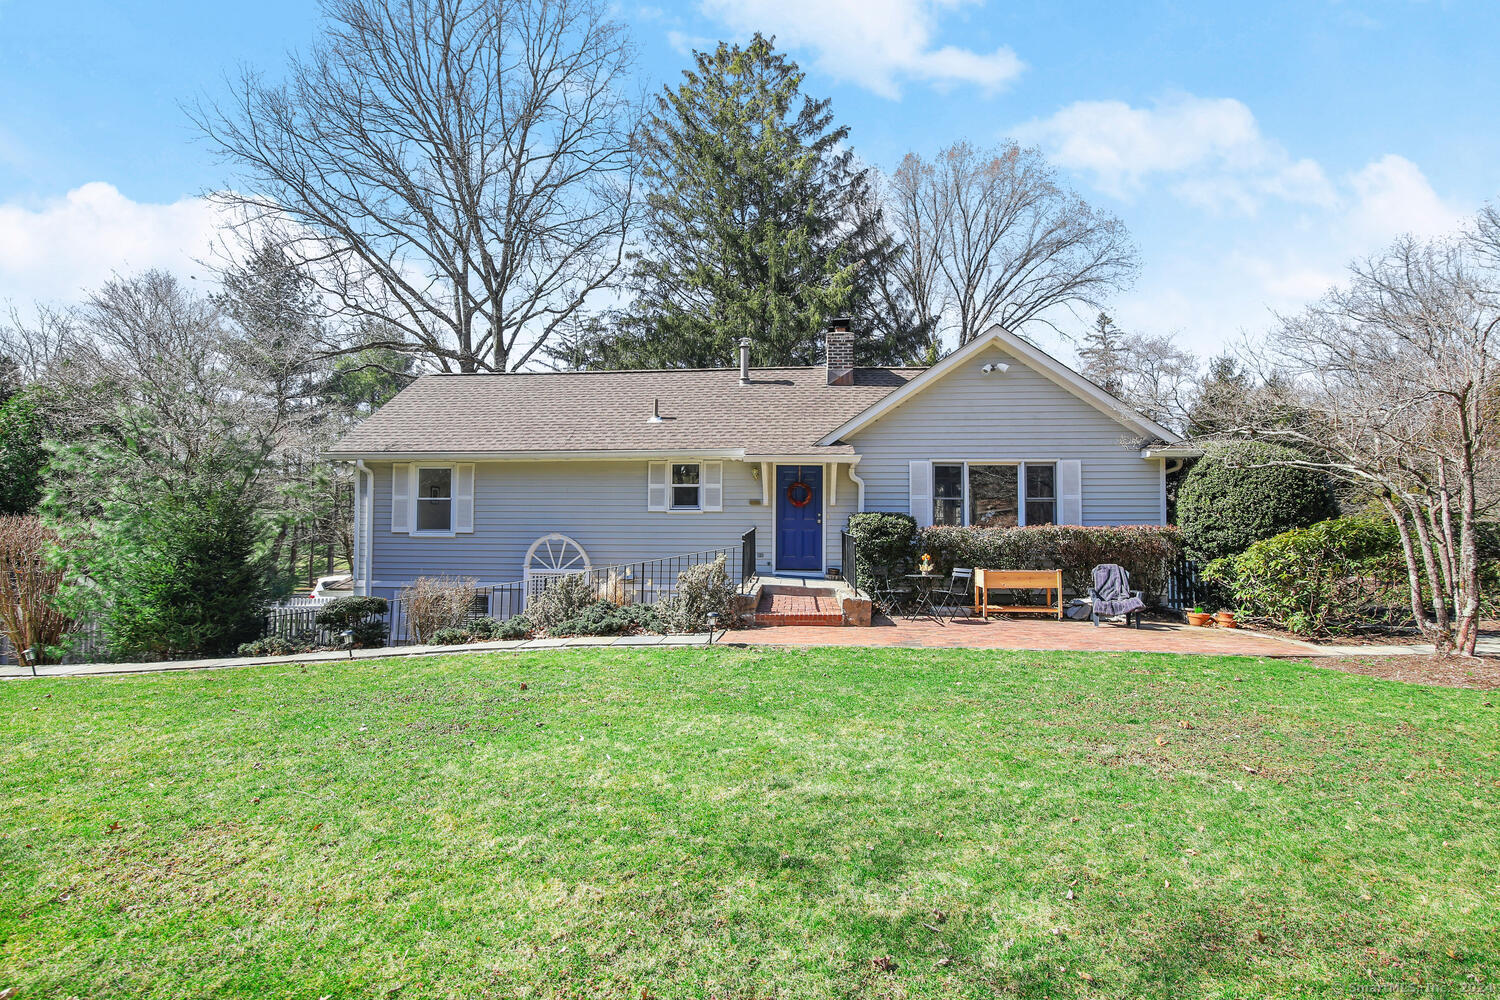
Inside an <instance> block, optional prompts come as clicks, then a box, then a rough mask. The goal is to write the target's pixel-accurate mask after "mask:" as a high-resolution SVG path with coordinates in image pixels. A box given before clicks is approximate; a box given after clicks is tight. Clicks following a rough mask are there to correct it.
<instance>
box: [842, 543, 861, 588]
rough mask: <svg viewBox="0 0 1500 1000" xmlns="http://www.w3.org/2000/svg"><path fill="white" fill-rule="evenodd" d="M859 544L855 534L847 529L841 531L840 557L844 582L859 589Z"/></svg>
mask: <svg viewBox="0 0 1500 1000" xmlns="http://www.w3.org/2000/svg"><path fill="white" fill-rule="evenodd" d="M858 550H859V546H858V544H857V543H856V542H855V540H854V536H853V535H851V534H849V532H847V531H841V532H839V559H840V573H842V575H843V577H844V582H845V583H847V584H848V585H849V586H850V587H852V588H853V589H855V590H858V589H859V562H858V557H859V551H858Z"/></svg>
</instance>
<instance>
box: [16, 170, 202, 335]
mask: <svg viewBox="0 0 1500 1000" xmlns="http://www.w3.org/2000/svg"><path fill="white" fill-rule="evenodd" d="M218 229H219V213H218V210H217V209H215V207H214V206H213V205H211V204H209V203H208V202H206V201H204V200H203V199H201V198H184V199H182V200H180V201H176V202H173V203H171V204H165V205H163V204H150V203H144V202H137V201H132V200H131V199H130V198H127V197H126V196H125V195H123V194H121V193H120V191H119V190H118V189H117V188H116V187H114V185H112V184H106V183H103V182H99V181H95V182H92V183H89V184H85V185H83V186H82V187H79V188H75V189H74V190H72V191H69V192H68V193H67V194H66V195H64V196H63V197H61V198H53V199H48V200H46V201H43V202H40V203H38V204H36V205H25V204H19V203H15V202H9V203H0V302H5V301H7V300H8V301H11V302H13V303H14V304H15V305H17V306H24V305H29V304H31V303H32V302H36V301H41V302H73V301H78V300H79V299H81V298H82V297H83V296H84V295H85V294H87V292H88V291H90V290H92V289H94V288H97V287H99V285H101V284H103V283H104V282H105V281H106V280H108V279H109V277H110V275H111V274H113V273H114V272H116V271H119V272H122V273H125V272H129V271H136V270H144V269H146V268H150V267H160V268H165V269H168V270H171V271H174V272H176V273H178V274H181V275H188V274H194V273H198V272H200V271H201V270H202V268H200V267H198V266H197V265H196V264H195V261H197V260H202V259H204V258H206V257H207V256H208V255H209V253H210V250H211V248H212V246H213V242H214V238H215V235H216V233H217V231H218Z"/></svg>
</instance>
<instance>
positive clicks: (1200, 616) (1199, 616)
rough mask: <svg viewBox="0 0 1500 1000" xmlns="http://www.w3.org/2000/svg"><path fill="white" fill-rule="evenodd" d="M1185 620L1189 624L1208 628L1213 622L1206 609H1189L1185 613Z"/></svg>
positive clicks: (1212, 617)
mask: <svg viewBox="0 0 1500 1000" xmlns="http://www.w3.org/2000/svg"><path fill="white" fill-rule="evenodd" d="M1187 620H1188V624H1189V625H1198V626H1201V627H1202V628H1208V627H1209V626H1210V625H1212V624H1213V623H1214V616H1213V615H1211V614H1209V613H1208V612H1207V611H1189V612H1188V613H1187Z"/></svg>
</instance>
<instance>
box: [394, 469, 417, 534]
mask: <svg viewBox="0 0 1500 1000" xmlns="http://www.w3.org/2000/svg"><path fill="white" fill-rule="evenodd" d="M412 507H413V504H412V499H411V465H410V464H409V463H406V462H397V463H396V464H395V465H393V466H391V531H392V532H395V533H397V534H411V520H412V514H413V513H414V511H413V510H412Z"/></svg>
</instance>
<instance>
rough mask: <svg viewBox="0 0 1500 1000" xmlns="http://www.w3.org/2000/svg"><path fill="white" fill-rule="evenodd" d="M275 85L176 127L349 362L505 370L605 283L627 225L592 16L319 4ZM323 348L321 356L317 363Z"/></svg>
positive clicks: (603, 46)
mask: <svg viewBox="0 0 1500 1000" xmlns="http://www.w3.org/2000/svg"><path fill="white" fill-rule="evenodd" d="M324 9H325V12H326V14H327V16H328V21H329V27H328V30H327V33H326V35H325V37H324V38H323V40H322V42H321V44H320V45H319V46H318V47H317V48H316V49H315V50H314V51H313V52H312V54H311V55H309V56H308V57H306V58H297V59H294V60H293V61H292V63H291V65H290V68H289V70H288V73H287V80H286V82H285V83H280V84H271V83H267V82H265V81H263V80H262V78H261V77H260V76H258V75H256V74H254V73H246V74H245V75H244V76H243V78H242V79H241V80H240V81H239V83H238V87H237V90H236V93H235V96H234V98H233V100H232V101H231V102H229V104H228V105H227V106H225V105H219V104H210V105H206V106H200V107H199V108H198V109H197V110H196V112H195V115H194V117H195V120H196V121H197V122H198V124H199V126H200V127H201V128H202V129H203V131H204V132H205V133H206V135H207V136H208V137H209V139H210V140H211V142H212V143H213V145H214V146H215V147H217V149H218V150H219V151H220V152H221V153H222V154H223V155H224V156H225V158H226V159H227V160H228V161H230V162H231V163H233V164H235V165H236V166H237V167H238V169H239V171H240V176H239V177H238V178H236V184H235V186H234V187H233V188H232V189H230V190H226V191H223V192H219V193H218V194H217V195H216V197H217V199H218V200H219V201H220V202H222V203H224V204H226V205H227V206H229V207H230V208H231V209H232V210H233V216H234V218H235V219H236V220H237V225H238V227H239V229H240V230H241V232H242V235H244V236H245V238H246V239H247V240H252V241H253V243H254V244H255V245H263V244H264V243H265V242H267V241H270V242H273V243H275V244H276V245H279V246H280V247H281V248H283V249H284V250H285V251H286V252H288V253H289V254H290V255H291V257H292V258H293V261H294V263H295V264H297V265H299V266H306V267H307V270H308V273H309V274H311V275H312V276H313V277H314V279H315V280H316V281H317V283H318V286H319V288H320V289H321V290H322V292H323V293H325V294H326V295H327V296H329V297H330V299H331V300H332V301H333V302H334V303H335V304H336V307H337V309H338V311H339V312H341V313H343V314H344V315H345V316H347V317H351V318H355V319H370V320H377V321H380V322H381V323H382V324H388V325H389V327H390V328H392V329H394V330H398V331H400V337H399V338H393V339H392V340H391V341H389V342H383V343H378V344H364V345H362V346H363V347H365V348H370V347H375V348H395V349H398V350H405V351H410V352H414V353H421V354H423V355H425V356H427V357H428V358H429V359H430V360H431V362H432V363H434V364H436V365H438V366H439V367H441V368H443V369H444V370H453V369H457V370H460V371H476V370H492V371H502V372H503V371H514V370H516V369H518V368H520V367H522V366H523V365H525V364H526V363H527V362H528V361H530V360H531V359H532V357H533V356H535V355H536V354H537V352H538V351H540V350H541V349H542V348H543V346H544V345H545V344H546V341H547V338H548V337H549V336H550V335H551V334H552V332H553V331H554V330H556V329H557V327H558V326H559V324H561V323H563V322H565V321H567V320H568V319H569V318H570V317H572V316H573V315H574V314H575V313H576V312H578V311H579V310H580V309H581V308H583V306H584V304H585V302H586V301H587V300H588V299H589V298H590V296H591V295H592V294H593V293H595V292H596V291H598V290H599V289H601V288H602V287H603V286H604V285H605V284H606V283H607V282H609V281H610V280H611V278H612V277H613V276H614V275H615V273H616V272H617V270H618V269H619V267H620V265H621V262H622V259H623V255H624V249H625V240H626V234H627V232H628V229H629V226H630V223H631V220H632V213H633V205H634V197H633V192H632V179H633V160H632V156H631V152H630V149H631V144H630V128H631V125H632V122H633V115H632V108H631V106H630V103H629V101H628V100H627V99H626V96H625V95H624V93H623V89H622V88H623V86H624V84H625V77H626V74H627V72H628V70H629V66H630V63H631V50H630V46H629V44H628V41H627V39H626V37H625V34H624V30H623V29H622V28H621V26H620V25H619V24H617V23H616V22H615V21H613V20H612V19H611V18H610V17H609V14H608V9H607V6H606V4H605V3H604V2H603V0H325V4H324ZM335 349H341V348H335Z"/></svg>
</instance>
